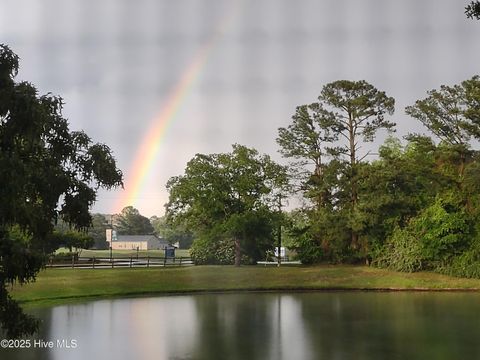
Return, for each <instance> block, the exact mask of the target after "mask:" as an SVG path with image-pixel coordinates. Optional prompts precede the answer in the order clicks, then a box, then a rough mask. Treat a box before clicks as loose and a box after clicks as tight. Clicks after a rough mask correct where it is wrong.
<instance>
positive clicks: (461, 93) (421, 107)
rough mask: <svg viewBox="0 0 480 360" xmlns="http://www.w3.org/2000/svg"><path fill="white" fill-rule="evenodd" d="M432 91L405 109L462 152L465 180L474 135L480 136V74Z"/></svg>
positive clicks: (446, 142)
mask: <svg viewBox="0 0 480 360" xmlns="http://www.w3.org/2000/svg"><path fill="white" fill-rule="evenodd" d="M428 95H429V96H428V97H427V98H425V99H423V100H417V101H416V102H415V104H414V105H413V106H408V107H407V108H406V109H405V111H406V113H407V114H408V115H410V116H412V117H413V118H415V119H417V120H419V121H420V122H421V123H422V124H423V125H424V126H425V127H426V128H427V129H428V130H430V131H431V132H432V133H433V134H434V135H435V136H436V137H437V138H438V139H440V140H441V141H442V142H443V143H445V144H447V145H448V146H449V147H450V149H451V150H452V151H454V152H456V153H457V154H458V156H459V167H458V175H459V177H460V181H461V178H462V177H463V174H464V170H465V163H466V162H467V160H468V159H467V157H468V156H469V154H470V151H469V148H470V144H469V142H470V140H471V139H472V137H475V138H477V139H480V117H479V108H480V106H479V104H480V78H479V77H478V76H475V77H473V78H472V79H470V80H467V81H464V82H462V83H461V84H460V85H454V86H445V85H442V86H441V87H440V90H431V91H429V92H428Z"/></svg>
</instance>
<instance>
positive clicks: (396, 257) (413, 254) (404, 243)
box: [372, 227, 424, 272]
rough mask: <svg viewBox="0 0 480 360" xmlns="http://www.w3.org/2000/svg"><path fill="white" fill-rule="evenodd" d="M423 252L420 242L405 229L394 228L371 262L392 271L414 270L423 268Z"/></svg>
mask: <svg viewBox="0 0 480 360" xmlns="http://www.w3.org/2000/svg"><path fill="white" fill-rule="evenodd" d="M423 260H424V259H423V253H422V247H421V244H420V242H419V241H418V240H417V238H415V236H414V235H413V234H412V233H411V232H410V231H408V230H407V229H401V228H398V227H397V228H396V229H395V230H394V231H393V234H392V236H391V237H390V238H389V239H388V242H387V244H386V246H385V248H384V249H383V253H381V254H379V255H378V256H376V257H374V259H373V262H372V264H373V265H374V266H378V267H382V268H383V267H384V268H389V269H390V270H394V271H403V272H416V271H420V270H422V269H423Z"/></svg>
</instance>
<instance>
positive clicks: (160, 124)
mask: <svg viewBox="0 0 480 360" xmlns="http://www.w3.org/2000/svg"><path fill="white" fill-rule="evenodd" d="M235 5H236V4H233V6H232V8H231V11H229V12H228V13H227V16H224V17H223V18H222V20H221V21H220V24H219V26H218V27H217V29H216V31H215V32H214V33H213V35H212V36H211V37H210V38H209V39H208V41H207V42H206V43H205V44H203V45H202V46H201V47H200V49H199V50H198V51H197V53H196V54H195V56H194V58H193V60H192V61H191V62H190V64H189V65H188V66H187V68H186V69H185V70H184V72H183V75H182V76H181V77H180V79H179V81H178V82H177V83H176V85H175V86H174V88H173V89H172V91H171V92H170V94H169V96H168V98H167V100H166V102H165V104H164V106H163V107H162V109H161V111H160V113H159V114H158V115H157V116H156V117H155V118H154V119H153V121H152V124H151V126H150V127H149V128H148V129H147V131H146V132H145V136H144V137H143V139H142V141H141V145H140V148H139V149H138V151H137V153H136V155H135V158H134V161H133V164H132V166H131V168H130V169H129V171H128V172H127V174H128V177H127V179H126V180H125V186H124V190H123V193H122V194H121V196H120V197H119V200H118V202H117V204H116V206H115V209H114V212H117V213H118V212H120V210H121V209H123V208H124V207H125V206H128V205H132V206H134V205H135V204H136V202H137V199H138V198H139V195H140V193H141V192H142V189H143V187H144V185H145V182H146V180H147V179H148V177H149V175H150V173H151V172H152V169H153V168H154V164H155V160H156V158H157V154H158V152H159V149H160V146H161V144H162V139H163V138H164V137H165V135H166V134H167V133H168V129H169V127H170V125H171V124H172V122H173V120H174V119H175V117H176V114H177V113H178V112H179V110H180V108H181V106H182V104H183V103H184V102H185V100H186V99H187V97H188V95H189V93H190V92H191V90H192V88H193V87H194V85H195V82H196V80H197V79H198V78H199V76H200V74H201V72H202V69H203V68H204V67H205V64H206V63H207V60H208V57H209V56H210V54H211V53H212V50H213V49H214V48H215V46H216V45H217V43H218V42H219V41H220V39H221V38H222V37H223V35H224V34H225V32H226V30H227V28H228V27H229V25H230V24H231V23H232V20H233V16H234V14H235V13H236V11H234V10H235V9H237V6H235Z"/></svg>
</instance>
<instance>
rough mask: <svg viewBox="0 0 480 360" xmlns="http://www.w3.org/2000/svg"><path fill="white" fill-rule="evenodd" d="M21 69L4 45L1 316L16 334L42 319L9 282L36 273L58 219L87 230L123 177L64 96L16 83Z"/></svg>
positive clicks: (0, 79)
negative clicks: (78, 124)
mask: <svg viewBox="0 0 480 360" xmlns="http://www.w3.org/2000/svg"><path fill="white" fill-rule="evenodd" d="M17 72H18V56H17V55H15V54H14V53H13V52H12V51H11V50H10V49H9V48H8V47H7V46H5V45H0V169H1V171H0V184H1V186H0V199H1V200H2V201H1V202H0V322H1V326H2V327H3V328H4V330H5V331H6V334H7V336H12V337H13V336H19V335H21V334H31V333H32V331H33V329H35V326H36V322H34V321H32V319H31V318H30V317H28V316H25V315H23V314H22V312H21V309H20V308H19V307H18V306H17V305H16V304H15V303H14V302H13V301H12V300H11V298H10V297H9V295H8V291H7V286H8V285H10V284H13V283H15V282H17V283H19V284H24V283H26V282H29V281H33V280H34V279H35V275H36V274H37V272H38V271H39V270H40V268H41V267H42V264H43V263H44V261H45V258H46V255H47V254H48V253H49V252H51V251H52V250H53V249H52V248H51V241H50V235H51V234H52V232H53V224H54V223H55V221H56V220H57V219H59V218H62V219H63V220H64V221H66V222H67V223H68V224H69V225H71V226H72V227H73V228H74V229H77V230H79V229H87V228H88V227H89V226H90V223H91V216H90V214H89V207H90V206H91V205H92V204H93V202H94V201H95V200H96V191H97V189H98V188H100V187H104V188H107V189H110V188H112V187H116V186H119V185H121V183H122V173H121V172H120V171H119V170H118V169H117V168H116V163H115V159H114V158H113V156H112V154H111V151H110V149H109V148H108V147H107V146H106V145H104V144H93V143H92V141H91V139H90V138H89V137H88V136H87V135H86V134H85V133H84V132H81V131H70V130H69V128H68V121H67V120H66V119H65V118H64V117H63V115H62V108H63V100H62V98H60V97H57V96H53V95H51V94H46V95H39V94H38V91H37V89H36V88H35V87H34V86H33V85H32V84H30V83H28V82H20V83H17V82H15V79H14V78H15V76H16V74H17Z"/></svg>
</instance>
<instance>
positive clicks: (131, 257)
mask: <svg viewBox="0 0 480 360" xmlns="http://www.w3.org/2000/svg"><path fill="white" fill-rule="evenodd" d="M130 267H132V256H131V255H130Z"/></svg>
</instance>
